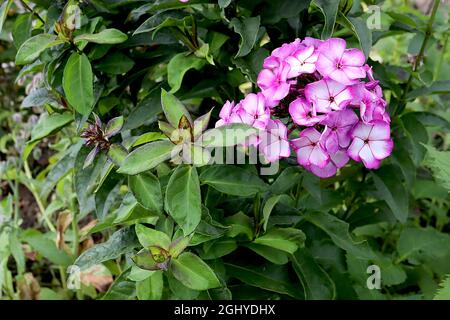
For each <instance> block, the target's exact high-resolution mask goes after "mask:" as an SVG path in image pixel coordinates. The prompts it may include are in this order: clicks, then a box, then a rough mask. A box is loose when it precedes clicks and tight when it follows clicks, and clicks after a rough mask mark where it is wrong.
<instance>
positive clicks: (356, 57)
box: [316, 38, 366, 85]
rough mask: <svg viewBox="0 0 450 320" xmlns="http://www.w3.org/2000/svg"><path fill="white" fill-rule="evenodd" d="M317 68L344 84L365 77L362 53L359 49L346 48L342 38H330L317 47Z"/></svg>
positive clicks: (323, 73) (324, 74)
mask: <svg viewBox="0 0 450 320" xmlns="http://www.w3.org/2000/svg"><path fill="white" fill-rule="evenodd" d="M318 50H319V57H318V59H317V64H316V67H317V70H318V71H319V72H320V73H321V74H322V75H323V76H324V77H328V78H331V79H333V80H336V81H338V82H340V83H342V84H345V85H351V84H354V83H355V82H357V81H358V79H362V78H365V77H366V71H365V68H364V62H365V60H366V58H365V56H364V54H363V53H362V51H361V50H359V49H346V42H345V40H344V39H340V38H331V39H328V40H327V41H325V42H324V43H322V44H321V45H320V47H319V49H318Z"/></svg>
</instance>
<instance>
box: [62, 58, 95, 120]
mask: <svg viewBox="0 0 450 320" xmlns="http://www.w3.org/2000/svg"><path fill="white" fill-rule="evenodd" d="M93 81H94V80H93V74H92V68H91V63H90V62H89V59H88V58H87V57H86V55H85V54H78V53H76V52H74V53H72V55H71V56H70V58H69V60H68V61H67V64H66V66H65V67H64V75H63V88H64V92H65V94H66V98H67V101H68V102H69V104H70V105H71V106H72V107H74V108H75V110H76V111H77V112H78V113H80V114H82V115H84V116H86V115H88V114H89V113H90V112H91V110H92V107H93V106H94V102H95V98H94V82H93Z"/></svg>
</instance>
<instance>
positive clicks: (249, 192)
mask: <svg viewBox="0 0 450 320" xmlns="http://www.w3.org/2000/svg"><path fill="white" fill-rule="evenodd" d="M200 181H201V182H202V183H203V184H207V185H210V186H211V187H213V188H214V189H216V190H218V191H220V192H222V193H226V194H230V195H234V196H241V197H249V196H253V195H255V194H256V193H258V192H264V191H265V190H266V189H267V185H266V184H265V183H264V181H262V180H261V179H260V178H259V177H258V176H257V175H256V174H254V173H253V172H250V171H248V170H245V169H242V168H239V167H235V166H230V165H215V166H210V167H208V168H206V170H204V171H202V173H201V174H200Z"/></svg>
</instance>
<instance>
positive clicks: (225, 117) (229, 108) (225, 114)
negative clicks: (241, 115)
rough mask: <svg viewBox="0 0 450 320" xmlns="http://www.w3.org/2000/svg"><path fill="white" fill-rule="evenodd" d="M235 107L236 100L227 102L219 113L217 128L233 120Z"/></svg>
mask: <svg viewBox="0 0 450 320" xmlns="http://www.w3.org/2000/svg"><path fill="white" fill-rule="evenodd" d="M234 109H235V104H234V101H232V102H230V101H227V102H225V104H224V105H223V107H222V109H221V110H220V113H219V117H220V119H219V121H217V122H216V128H217V127H220V126H223V125H225V124H229V123H230V122H231V119H232V115H233V110H234Z"/></svg>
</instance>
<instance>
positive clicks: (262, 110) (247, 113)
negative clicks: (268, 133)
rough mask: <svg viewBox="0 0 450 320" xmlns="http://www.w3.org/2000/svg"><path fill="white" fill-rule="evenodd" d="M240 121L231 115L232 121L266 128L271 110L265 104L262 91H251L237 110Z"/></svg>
mask: <svg viewBox="0 0 450 320" xmlns="http://www.w3.org/2000/svg"><path fill="white" fill-rule="evenodd" d="M236 115H237V117H238V119H240V121H237V119H236V118H234V117H233V115H231V118H230V120H231V122H242V123H246V124H248V125H251V126H253V127H255V128H258V129H265V128H266V126H267V123H268V122H269V119H270V110H269V109H268V108H266V106H265V99H264V96H263V95H262V94H261V93H257V94H255V93H249V94H248V95H247V96H246V97H245V98H244V99H243V100H242V101H241V102H240V103H239V108H238V109H237V110H236Z"/></svg>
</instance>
